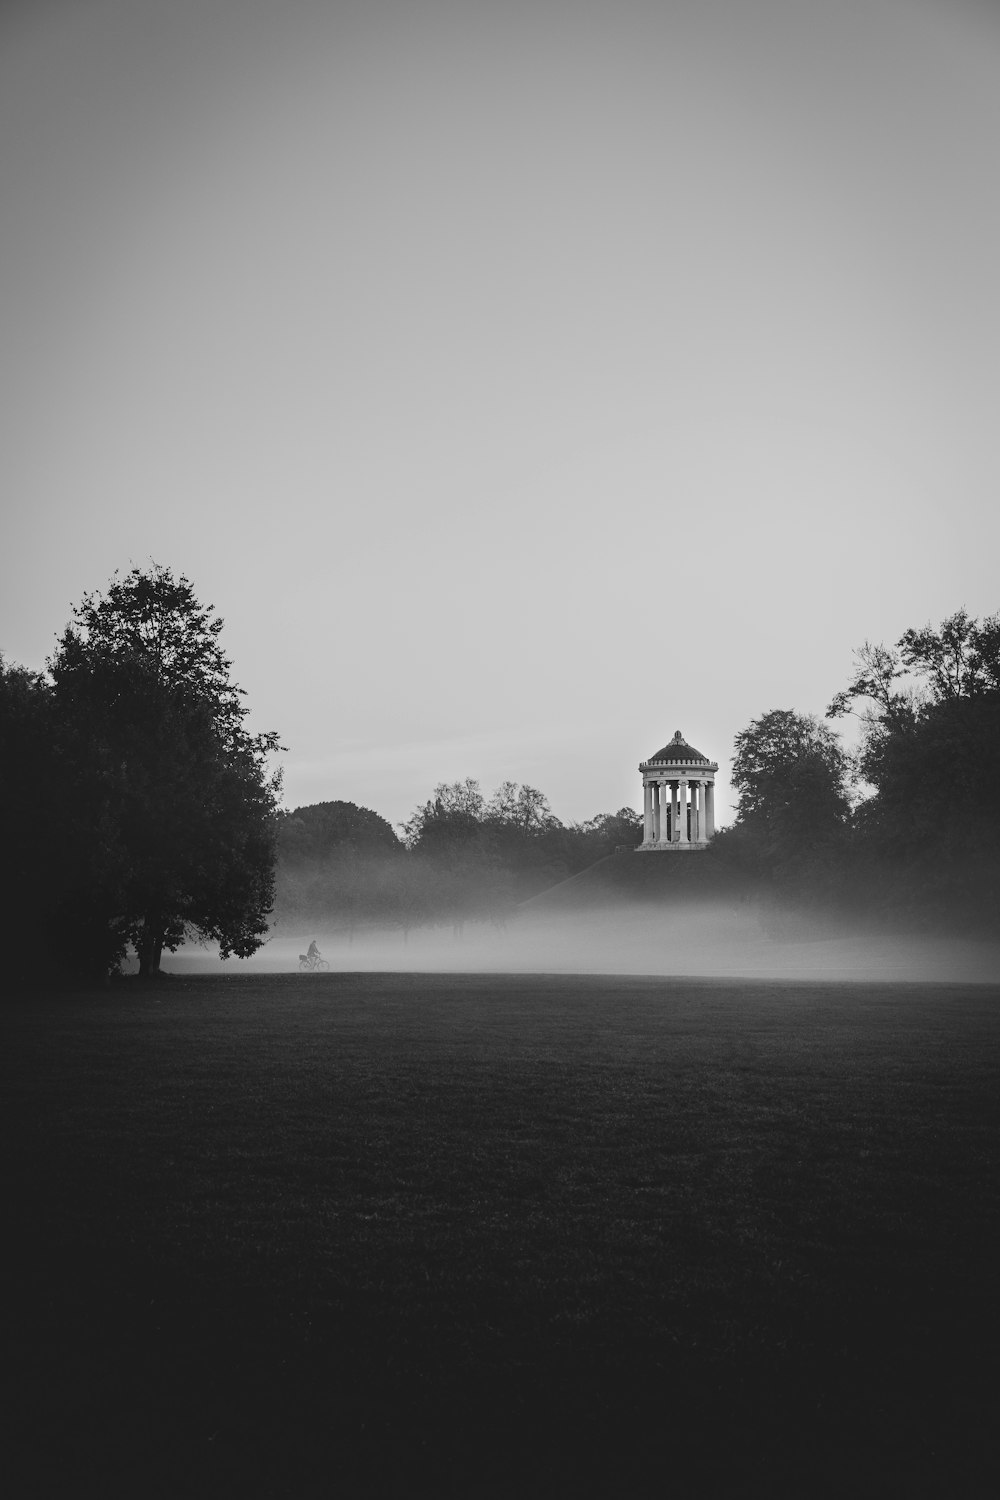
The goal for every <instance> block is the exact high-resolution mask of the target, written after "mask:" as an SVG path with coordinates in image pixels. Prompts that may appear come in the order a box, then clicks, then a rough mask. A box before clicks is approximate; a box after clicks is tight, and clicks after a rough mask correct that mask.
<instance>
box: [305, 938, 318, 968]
mask: <svg viewBox="0 0 1000 1500" xmlns="http://www.w3.org/2000/svg"><path fill="white" fill-rule="evenodd" d="M319 956H320V951H319V949H318V948H317V946H316V939H315V938H313V940H312V942H311V943H310V944H309V947H308V948H307V949H306V958H308V959H309V961H310V963H312V962H313V961H314V960H316V959H317V958H319Z"/></svg>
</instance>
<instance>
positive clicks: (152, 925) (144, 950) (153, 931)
mask: <svg viewBox="0 0 1000 1500" xmlns="http://www.w3.org/2000/svg"><path fill="white" fill-rule="evenodd" d="M138 952H139V978H140V979H148V978H149V977H150V975H151V974H158V973H159V972H160V955H161V954H162V953H163V929H162V927H161V926H160V924H159V923H158V922H157V921H156V920H155V919H154V918H152V917H147V918H146V920H145V921H144V922H143V924H142V932H141V934H140V937H139V943H138Z"/></svg>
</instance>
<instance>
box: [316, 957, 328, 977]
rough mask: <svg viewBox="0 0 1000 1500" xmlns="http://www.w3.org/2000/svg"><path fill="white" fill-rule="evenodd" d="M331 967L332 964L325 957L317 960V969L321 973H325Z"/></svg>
mask: <svg viewBox="0 0 1000 1500" xmlns="http://www.w3.org/2000/svg"><path fill="white" fill-rule="evenodd" d="M329 967H330V965H329V964H328V963H327V961H326V959H325V958H320V959H318V960H317V962H316V971H317V973H319V974H325V973H326V972H327V970H328V969H329Z"/></svg>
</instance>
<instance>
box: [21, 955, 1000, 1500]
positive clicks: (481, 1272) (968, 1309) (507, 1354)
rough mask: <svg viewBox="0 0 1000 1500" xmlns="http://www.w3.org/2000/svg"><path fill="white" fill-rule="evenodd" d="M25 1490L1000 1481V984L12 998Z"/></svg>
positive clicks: (827, 1491)
mask: <svg viewBox="0 0 1000 1500" xmlns="http://www.w3.org/2000/svg"><path fill="white" fill-rule="evenodd" d="M2 1028H3V1039H4V1041H3V1050H2V1061H0V1073H2V1092H0V1097H2V1107H3V1111H4V1115H5V1118H4V1121H3V1131H2V1136H0V1139H2V1143H3V1144H2V1150H3V1155H4V1181H5V1185H6V1199H7V1203H6V1206H7V1216H6V1217H7V1222H8V1231H7V1247H6V1248H7V1250H8V1251H9V1252H10V1251H11V1250H12V1252H13V1253H12V1254H8V1256H7V1257H6V1258H7V1260H8V1263H9V1264H10V1265H11V1270H10V1271H9V1272H8V1277H7V1280H6V1292H7V1295H6V1297H5V1299H4V1300H5V1304H6V1305H5V1321H6V1322H7V1325H8V1326H7V1328H6V1330H5V1336H4V1343H3V1355H2V1357H3V1360H4V1366H5V1376H6V1380H5V1384H6V1385H7V1387H8V1389H7V1393H6V1395H5V1398H4V1414H5V1418H6V1419H7V1422H8V1423H9V1428H8V1432H9V1436H8V1438H7V1440H6V1441H5V1455H4V1465H5V1468H6V1470H7V1477H6V1481H5V1482H4V1484H3V1491H4V1493H5V1495H9V1496H12V1497H15V1496H22V1495H23V1496H28V1495H37V1496H39V1497H52V1496H63V1495H66V1496H69V1495H73V1496H76V1495H79V1494H95V1495H112V1494H128V1495H134V1496H137V1497H147V1496H170V1497H185V1496H189V1495H203V1494H204V1495H217V1496H228V1495H234V1496H236V1495H239V1496H247V1495H253V1496H258V1495H259V1496H290V1497H294V1496H313V1495H316V1496H320V1495H322V1496H345V1497H347V1496H353V1495H358V1496H369V1495H371V1496H381V1495H385V1496H397V1495H398V1496H411V1495H413V1496H416V1495H423V1494H437V1495H455V1496H458V1495H462V1496H470V1497H476V1496H490V1497H493V1496H496V1497H502V1496H511V1497H515V1496H536V1495H537V1496H562V1495H565V1496H570V1495H580V1494H587V1495H606V1496H616V1497H617V1496H622V1497H628V1496H645V1495H650V1496H652V1495H656V1496H681V1497H683V1496H689V1495H690V1496H716V1495H719V1496H722V1495H733V1496H743V1495H746V1496H756V1495H771V1496H785V1495H787V1496H813V1495H831V1496H832V1495H837V1496H896V1495H899V1496H914V1495H927V1496H931V1495H933V1496H948V1497H952V1496H955V1497H966V1496H975V1497H979V1496H982V1497H984V1500H985V1497H987V1496H990V1497H992V1496H993V1495H995V1494H996V1493H997V1491H998V1488H1000V1465H998V1462H997V1455H996V1447H997V1432H998V1430H1000V1424H998V1418H1000V1412H998V1403H997V1395H998V1389H1000V1383H998V1369H997V1349H998V1347H1000V1338H998V1335H1000V1294H998V1290H1000V1289H998V1273H997V1260H998V1258H1000V1257H998V1256H997V1249H998V1237H997V1229H998V1225H1000V1213H998V1208H1000V1176H998V1172H997V1165H998V1139H1000V1047H998V1042H1000V990H998V989H996V988H995V987H991V986H985V985H967V986H963V985H953V986H948V985H923V986H922V985H901V984H884V985H876V984H820V983H814V984H808V983H801V982H785V983H773V982H766V981H755V982H746V981H742V982H741V981H737V980H716V981H713V980H696V979H685V980H670V979H643V978H639V977H628V978H611V977H608V976H601V977H589V978H588V977H586V976H568V975H567V976H558V977H551V976H550V977H537V976H534V977H533V976H530V975H523V974H521V975H510V976H497V975H485V974H479V975H471V976H463V975H458V974H447V975H438V976H434V975H428V974H411V975H407V974H361V975H359V974H331V975H327V976H322V977H309V976H298V975H288V976H285V977H281V976H275V975H268V974H264V975H258V976H254V975H242V976H238V977H231V978H204V977H200V976H199V977H192V978H184V979H164V980H161V981H160V982H159V983H154V984H147V985H141V984H139V983H138V982H131V981H130V982H127V983H125V984H123V985H121V986H119V987H117V988H115V989H113V990H109V991H104V992H102V993H100V994H95V995H88V996H40V997H39V996H36V997H32V998H30V999H28V998H25V999H24V1000H23V1002H22V1001H15V1002H13V1003H10V1004H8V1005H6V1007H5V1009H4V1011H3V1013H2Z"/></svg>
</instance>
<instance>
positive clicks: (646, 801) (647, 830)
mask: <svg viewBox="0 0 1000 1500" xmlns="http://www.w3.org/2000/svg"><path fill="white" fill-rule="evenodd" d="M642 842H643V843H644V844H651V843H652V842H653V788H652V786H651V785H650V783H649V782H648V781H644V782H643V784H642Z"/></svg>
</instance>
